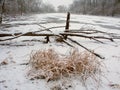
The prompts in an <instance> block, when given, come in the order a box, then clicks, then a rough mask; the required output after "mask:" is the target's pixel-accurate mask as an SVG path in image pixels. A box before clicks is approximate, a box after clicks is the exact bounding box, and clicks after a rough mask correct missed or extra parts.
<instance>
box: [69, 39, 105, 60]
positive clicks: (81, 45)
mask: <svg viewBox="0 0 120 90" xmlns="http://www.w3.org/2000/svg"><path fill="white" fill-rule="evenodd" d="M68 39H69V40H70V41H72V42H74V43H76V44H77V45H79V46H81V47H82V48H84V49H85V50H87V51H89V52H90V53H92V54H94V55H95V56H97V57H99V58H100V59H104V57H102V56H100V55H99V54H97V53H95V52H93V51H92V50H90V49H88V48H86V47H85V46H83V45H81V44H80V43H78V42H77V41H75V40H73V39H71V38H68Z"/></svg>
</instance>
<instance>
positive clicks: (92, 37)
mask: <svg viewBox="0 0 120 90" xmlns="http://www.w3.org/2000/svg"><path fill="white" fill-rule="evenodd" d="M60 34H61V35H69V36H78V37H83V38H89V39H93V40H95V38H98V39H108V40H110V41H112V42H113V38H108V37H104V36H86V35H81V34H75V33H60Z"/></svg>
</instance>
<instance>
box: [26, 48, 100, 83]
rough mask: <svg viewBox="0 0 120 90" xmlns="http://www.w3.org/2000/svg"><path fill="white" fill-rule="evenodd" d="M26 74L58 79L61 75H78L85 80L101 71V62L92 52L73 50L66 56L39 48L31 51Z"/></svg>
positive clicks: (33, 77)
mask: <svg viewBox="0 0 120 90" xmlns="http://www.w3.org/2000/svg"><path fill="white" fill-rule="evenodd" d="M29 66H30V70H29V73H28V75H29V76H31V79H46V80H47V81H51V80H58V79H61V78H62V77H70V76H71V75H72V76H80V77H82V79H84V80H86V79H87V78H89V77H95V75H96V73H98V72H101V62H100V61H99V60H98V58H96V57H95V56H94V55H93V54H91V53H88V52H86V51H85V52H79V51H78V50H76V49H75V50H73V51H71V53H70V54H69V55H68V56H60V55H59V54H58V53H57V52H56V51H55V50H53V49H48V50H39V51H37V52H35V53H32V54H31V56H30V61H29Z"/></svg>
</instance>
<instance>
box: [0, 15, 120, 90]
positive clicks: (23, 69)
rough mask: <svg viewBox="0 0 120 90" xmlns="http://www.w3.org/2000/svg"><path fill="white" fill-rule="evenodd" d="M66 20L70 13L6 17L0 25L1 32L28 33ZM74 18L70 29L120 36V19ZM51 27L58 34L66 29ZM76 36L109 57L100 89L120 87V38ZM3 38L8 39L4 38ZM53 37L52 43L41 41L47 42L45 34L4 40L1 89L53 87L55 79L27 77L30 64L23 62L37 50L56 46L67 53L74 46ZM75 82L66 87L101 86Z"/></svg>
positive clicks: (79, 89) (0, 55)
mask: <svg viewBox="0 0 120 90" xmlns="http://www.w3.org/2000/svg"><path fill="white" fill-rule="evenodd" d="M65 20H66V14H60V13H55V14H35V15H27V16H19V17H16V18H8V19H5V21H4V22H3V25H1V26H0V33H11V34H14V33H19V32H20V33H26V32H28V31H39V30H41V29H43V27H40V26H39V25H38V24H40V25H42V26H44V27H46V28H49V27H55V26H64V25H65ZM70 21H71V22H70V29H80V28H84V29H94V30H99V31H104V32H108V33H116V34H119V36H120V18H112V17H102V16H90V15H74V14H72V15H71V20H70ZM51 30H52V31H53V33H54V34H58V33H60V32H63V31H64V28H55V29H51ZM41 33H46V32H41ZM47 33H50V32H47ZM98 35H99V34H98ZM103 35H104V34H103ZM72 38H73V39H74V40H76V41H78V42H80V43H81V44H82V45H84V46H86V47H87V48H89V49H91V50H94V51H95V52H96V53H98V54H100V55H102V56H104V57H105V59H103V63H104V64H105V67H104V68H103V72H102V73H103V76H102V77H101V85H100V86H99V88H98V90H120V40H115V41H114V42H111V41H109V40H102V41H103V42H104V44H101V43H98V42H96V41H94V40H89V39H84V38H80V37H72ZM0 39H5V38H2V37H0ZM50 39H51V42H49V43H48V44H45V43H43V42H39V41H37V40H40V41H44V40H45V39H44V37H25V36H24V37H19V38H17V39H14V40H9V41H4V42H0V63H1V62H2V61H4V60H5V61H7V62H8V64H7V65H1V66H0V90H27V89H28V90H49V89H50V87H51V86H52V85H54V84H55V82H51V83H47V82H46V81H45V80H34V81H31V80H29V79H28V77H27V72H28V66H27V65H21V64H23V63H27V62H28V61H29V56H30V53H31V52H32V51H35V50H41V49H47V48H53V49H55V50H56V51H57V52H59V53H60V54H64V55H66V54H68V53H69V51H70V50H71V49H72V48H71V47H69V46H68V45H66V44H64V43H57V42H55V40H54V39H53V38H50ZM72 44H73V43H72ZM73 45H74V46H76V47H77V48H78V49H79V50H84V49H83V48H81V47H80V46H77V45H75V44H73ZM72 84H74V85H73V87H72V88H67V89H65V90H86V89H88V90H97V88H96V87H94V85H91V83H89V82H88V85H87V86H88V87H87V88H85V87H84V86H83V85H82V84H81V83H80V82H79V80H78V81H76V80H73V81H72ZM110 85H113V86H114V87H111V86H110ZM95 86H96V85H95Z"/></svg>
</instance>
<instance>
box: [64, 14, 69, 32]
mask: <svg viewBox="0 0 120 90" xmlns="http://www.w3.org/2000/svg"><path fill="white" fill-rule="evenodd" d="M69 23H70V13H69V12H68V13H67V20H66V27H65V32H68V31H69Z"/></svg>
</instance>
